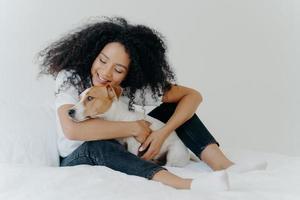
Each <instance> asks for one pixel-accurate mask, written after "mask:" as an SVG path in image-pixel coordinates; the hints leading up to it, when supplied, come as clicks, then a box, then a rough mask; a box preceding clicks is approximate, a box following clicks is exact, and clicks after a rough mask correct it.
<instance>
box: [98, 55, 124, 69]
mask: <svg viewBox="0 0 300 200" xmlns="http://www.w3.org/2000/svg"><path fill="white" fill-rule="evenodd" d="M100 54H102V55H103V56H104V57H106V58H107V59H108V60H109V57H108V56H107V55H105V54H104V53H102V52H101V53H100ZM116 65H118V66H120V67H124V68H125V69H128V67H126V66H125V65H122V64H120V63H117V64H116Z"/></svg>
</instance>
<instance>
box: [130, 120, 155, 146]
mask: <svg viewBox="0 0 300 200" xmlns="http://www.w3.org/2000/svg"><path fill="white" fill-rule="evenodd" d="M134 125H135V126H134V129H133V135H134V137H135V139H136V140H137V141H139V142H140V143H143V142H144V141H145V140H146V139H147V137H148V136H149V135H150V134H151V132H152V130H151V129H150V128H149V127H150V126H151V123H150V122H148V121H146V120H137V121H134Z"/></svg>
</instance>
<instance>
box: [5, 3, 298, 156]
mask: <svg viewBox="0 0 300 200" xmlns="http://www.w3.org/2000/svg"><path fill="white" fill-rule="evenodd" d="M299 8H300V3H299V1H296V0H294V1H293V0H286V1H283V0H251V1H250V0H248V1H246V0H227V1H222V0H210V1H204V0H198V1H196V0H195V1H171V0H169V1H159V0H152V1H141V0H135V1H121V0H120V1H112V0H110V1H99V0H90V1H79V0H63V1H61V0H52V1H40V0H27V1H22V0H0V25H1V26H0V30H1V31H0V69H1V74H0V90H1V94H0V98H6V99H9V100H11V102H12V104H13V102H14V101H22V102H23V103H31V104H43V103H46V104H51V103H52V101H53V96H52V95H53V94H52V92H53V88H54V85H53V83H54V81H53V80H52V79H50V78H43V79H40V80H36V79H35V75H36V73H37V71H38V66H37V64H35V63H34V62H33V61H34V56H35V55H36V53H37V52H38V51H39V50H41V49H42V48H43V47H45V46H46V45H47V44H49V42H51V41H54V40H56V39H58V37H59V36H61V35H63V34H64V33H67V32H68V31H69V30H71V29H73V28H75V27H77V26H80V25H81V24H83V23H84V22H86V21H87V19H89V18H91V17H93V16H101V15H108V16H112V15H119V16H123V17H126V18H127V19H128V20H129V21H130V22H133V23H143V24H146V25H149V26H151V27H154V28H156V29H157V30H159V31H160V32H161V33H163V34H164V35H165V36H166V38H167V43H168V46H169V51H168V56H169V60H170V63H171V64H172V66H173V67H174V68H175V71H176V73H177V77H178V81H179V84H182V85H185V86H188V87H192V88H195V89H197V90H199V91H200V92H201V93H202V95H203V97H204V101H203V103H202V104H201V105H200V107H199V109H198V111H197V113H198V114H199V116H200V118H201V119H202V121H203V122H204V123H205V124H206V126H207V127H208V129H209V130H210V131H211V132H212V134H213V135H214V136H215V137H216V138H217V139H218V140H219V141H220V143H221V144H222V146H223V147H224V148H226V147H243V148H249V149H254V150H259V151H266V152H277V153H283V154H289V155H300V136H299V134H297V133H299V132H300V125H299V123H297V122H298V121H299V110H300V109H299V108H300V104H299V102H300V95H299V86H298V85H300V81H299V78H298V77H299V75H298V74H299V71H300V70H299V64H300V62H299V45H300V44H299V35H300V34H299V23H300V15H299V13H300V10H299ZM297 55H298V57H297Z"/></svg>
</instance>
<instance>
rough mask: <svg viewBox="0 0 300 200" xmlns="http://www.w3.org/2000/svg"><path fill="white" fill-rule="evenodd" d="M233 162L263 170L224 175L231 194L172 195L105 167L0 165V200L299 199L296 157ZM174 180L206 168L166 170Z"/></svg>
mask: <svg viewBox="0 0 300 200" xmlns="http://www.w3.org/2000/svg"><path fill="white" fill-rule="evenodd" d="M226 153H227V155H228V156H229V157H230V158H231V159H232V160H233V161H241V160H243V159H247V160H249V159H253V158H255V159H257V158H259V159H265V160H267V161H268V163H269V165H268V168H267V170H265V171H253V172H248V173H244V174H240V175H230V177H229V178H230V183H231V186H232V189H231V190H230V191H226V192H219V193H205V194H199V193H193V192H191V191H189V190H176V189H173V188H171V187H168V186H165V185H163V184H161V183H158V182H155V181H149V180H146V179H144V178H141V177H137V176H129V175H126V174H123V173H120V172H117V171H114V170H111V169H109V168H107V167H101V166H88V165H80V166H75V167H62V168H59V167H42V166H25V165H12V164H0V199H1V200H2V199H3V200H17V199H26V200H35V199H36V200H41V199H42V200H48V199H49V200H53V199H71V200H77V199H88V200H93V199H101V200H106V199H122V200H124V199H131V200H133V199H138V200H141V199H149V200H150V199H151V200H153V199H172V200H177V199H178V200H183V199H209V200H217V199H218V200H219V199H222V200H224V199H230V200H235V199H239V200H241V199H243V200H247V199H253V200H254V199H255V200H256V199H259V200H260V199H270V200H276V199H295V200H297V199H300V191H299V188H300V157H291V156H284V155H279V154H268V153H261V152H255V151H246V150H243V151H242V150H231V151H227V152H226ZM168 170H169V171H171V172H174V173H175V174H177V175H180V176H183V177H186V178H189V177H190V178H192V177H194V176H195V175H196V174H197V173H202V172H207V171H210V169H209V168H208V167H207V166H206V165H205V164H204V163H202V162H200V163H199V162H198V163H195V162H192V163H190V164H189V165H188V166H186V167H185V168H174V167H172V168H170V167H168Z"/></svg>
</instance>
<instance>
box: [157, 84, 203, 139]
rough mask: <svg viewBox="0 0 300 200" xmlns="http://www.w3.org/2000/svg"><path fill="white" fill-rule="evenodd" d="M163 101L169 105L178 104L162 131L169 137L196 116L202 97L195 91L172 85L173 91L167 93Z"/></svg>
mask: <svg viewBox="0 0 300 200" xmlns="http://www.w3.org/2000/svg"><path fill="white" fill-rule="evenodd" d="M162 101H163V102H168V103H171V102H173V103H174V102H177V107H176V109H175V111H174V113H173V115H172V116H171V117H170V119H169V120H168V122H167V123H166V125H165V126H164V127H163V128H162V130H161V131H162V132H164V134H166V136H167V135H169V134H170V133H171V132H172V131H174V130H175V129H177V128H178V127H179V126H181V125H182V124H183V123H184V122H186V121H187V120H189V119H190V118H191V117H192V116H193V115H194V113H195V112H196V110H197V108H198V106H199V104H200V103H201V102H202V96H201V94H200V93H199V92H198V91H196V90H194V89H191V88H188V87H184V86H180V85H172V86H171V89H170V90H169V91H167V92H165V94H164V96H163V99H162Z"/></svg>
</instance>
